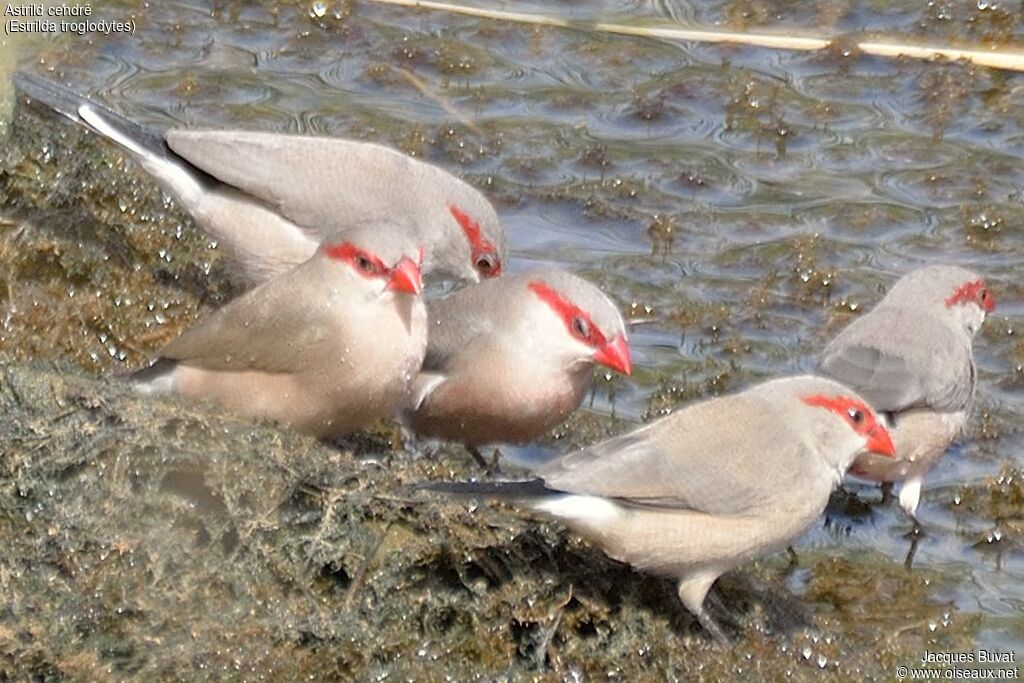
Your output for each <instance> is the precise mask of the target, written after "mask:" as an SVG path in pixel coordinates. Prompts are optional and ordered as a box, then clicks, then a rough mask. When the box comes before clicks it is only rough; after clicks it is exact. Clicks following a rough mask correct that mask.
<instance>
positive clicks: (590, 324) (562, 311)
mask: <svg viewBox="0 0 1024 683" xmlns="http://www.w3.org/2000/svg"><path fill="white" fill-rule="evenodd" d="M527 286H528V287H529V289H530V291H531V292H533V293H534V294H536V295H537V298H538V299H540V300H541V301H543V302H544V303H546V304H547V305H548V306H550V307H551V309H552V310H553V311H554V312H555V313H557V314H558V316H559V317H560V318H561V319H562V322H564V323H565V327H566V329H567V330H569V334H571V335H572V336H574V337H576V338H577V339H579V340H581V341H582V342H583V343H585V344H587V345H588V346H591V347H593V348H603V347H604V346H605V345H606V344H607V343H608V340H607V339H605V336H604V335H603V334H601V330H599V329H598V328H597V325H595V324H594V321H593V320H591V319H590V316H589V315H587V313H586V311H584V310H583V309H582V308H580V307H579V306H577V305H576V304H574V303H572V302H571V301H569V300H568V299H566V298H565V297H563V296H562V295H561V294H559V293H558V292H556V291H555V290H554V289H552V288H551V287H549V286H548V285H546V284H545V283H543V282H540V281H538V280H534V281H533V282H531V283H530V284H529V285H527ZM576 319H580V320H582V321H583V322H584V324H585V326H586V329H587V334H586V335H585V336H580V335H579V334H578V333H577V331H576V330H575V329H574V321H575V320H576Z"/></svg>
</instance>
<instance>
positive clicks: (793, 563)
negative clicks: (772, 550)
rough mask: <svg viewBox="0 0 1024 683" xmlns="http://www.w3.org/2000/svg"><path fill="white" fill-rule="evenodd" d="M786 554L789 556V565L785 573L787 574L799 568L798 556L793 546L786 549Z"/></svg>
mask: <svg viewBox="0 0 1024 683" xmlns="http://www.w3.org/2000/svg"><path fill="white" fill-rule="evenodd" d="M786 554H787V555H789V564H787V565H786V573H787V574H788V573H789V572H791V571H793V570H794V569H796V568H797V567H799V566H800V556H799V555H797V554H796V549H795V548H793V546H788V547H787V548H786Z"/></svg>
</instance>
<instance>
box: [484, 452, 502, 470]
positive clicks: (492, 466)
mask: <svg viewBox="0 0 1024 683" xmlns="http://www.w3.org/2000/svg"><path fill="white" fill-rule="evenodd" d="M499 460H501V451H500V450H499V449H497V448H495V449H494V453H492V454H491V464H490V467H488V468H487V472H488V473H489V474H501V466H500V465H499V464H498V461H499Z"/></svg>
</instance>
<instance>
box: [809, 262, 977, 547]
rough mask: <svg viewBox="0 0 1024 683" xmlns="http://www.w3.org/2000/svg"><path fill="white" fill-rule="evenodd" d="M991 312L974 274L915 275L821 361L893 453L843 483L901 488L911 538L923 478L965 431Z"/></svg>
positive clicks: (862, 461)
mask: <svg viewBox="0 0 1024 683" xmlns="http://www.w3.org/2000/svg"><path fill="white" fill-rule="evenodd" d="M995 306H996V300H995V296H994V295H993V294H992V292H991V291H990V290H989V288H988V286H987V285H986V283H985V280H984V279H983V278H982V277H980V276H979V275H977V274H976V273H972V272H971V271H969V270H966V269H964V268H960V267H956V266H946V265H938V266H928V267H925V268H920V269H918V270H915V271H913V272H911V273H908V274H907V275H905V276H903V277H902V278H901V279H900V280H899V281H898V282H897V283H896V284H895V285H893V287H892V289H891V290H890V291H889V293H888V294H887V295H886V296H885V298H883V299H882V300H881V301H880V302H879V303H878V305H877V306H875V308H874V309H873V310H872V311H871V312H869V313H867V314H865V315H863V316H862V317H860V318H858V319H857V320H854V321H853V322H852V323H850V325H849V326H848V327H846V328H845V329H844V330H843V331H842V332H840V333H839V335H838V336H837V337H836V338H835V339H834V340H832V342H831V343H830V344H829V345H828V346H827V347H826V348H825V351H824V352H823V353H822V355H821V361H820V366H819V371H820V372H821V374H823V375H826V376H828V377H832V378H833V379H835V380H837V381H839V382H842V383H843V384H846V385H847V386H849V387H851V388H853V389H854V390H856V391H857V392H858V393H860V394H861V395H862V396H864V398H865V399H867V401H868V402H869V403H870V404H871V406H872V407H874V408H875V410H877V411H879V412H880V413H881V414H882V416H883V421H884V422H885V424H886V426H887V428H888V429H889V432H890V434H892V438H893V442H894V443H895V444H896V457H895V458H877V457H875V456H872V455H870V454H867V455H863V456H861V457H860V458H858V459H857V460H856V462H854V464H853V467H852V468H851V470H850V471H851V473H852V474H854V475H856V476H857V477H861V478H864V479H868V480H870V481H876V482H881V483H892V482H902V487H901V489H900V494H899V500H900V506H901V507H902V508H903V510H904V511H905V512H906V513H907V515H909V516H910V517H911V518H912V519H913V520H914V523H915V531H920V527H919V526H918V524H917V507H918V504H919V502H920V498H921V486H922V482H923V480H924V476H925V474H926V473H927V472H928V470H929V469H931V467H932V466H933V465H934V464H935V462H936V461H937V460H938V459H939V457H940V456H941V455H942V454H943V453H944V452H945V451H946V450H947V449H948V448H949V446H950V444H952V443H953V441H954V440H955V439H956V438H957V437H959V436H960V435H961V434H962V433H963V431H964V429H965V427H966V425H967V419H968V416H969V415H970V410H971V405H972V403H973V401H974V394H975V388H976V385H977V371H976V370H975V365H974V356H973V339H974V336H975V335H976V334H977V332H978V330H979V329H981V325H982V323H983V322H984V321H985V316H986V315H987V314H988V313H991V312H992V311H993V310H995ZM909 559H910V558H908V560H909Z"/></svg>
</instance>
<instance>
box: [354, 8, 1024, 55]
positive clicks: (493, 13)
mask: <svg viewBox="0 0 1024 683" xmlns="http://www.w3.org/2000/svg"><path fill="white" fill-rule="evenodd" d="M371 2H376V3H380V4H385V5H400V6H402V7H415V8H419V9H425V10H435V11H440V12H452V13H455V14H463V15H466V16H472V17H480V18H484V19H495V20H499V21H511V22H515V23H519V24H533V25H540V26H552V27H556V28H576V29H579V30H591V31H598V32H600V33H613V34H617V35H628V36H641V37H645V38H662V39H666V40H680V41H692V42H697V43H719V44H723V43H724V44H731V45H749V46H752V47H767V48H773V49H783V50H821V49H824V48H826V47H828V46H829V45H830V44H831V43H832V39H831V38H824V37H821V36H793V35H772V34H764V33H738V32H730V31H704V30H700V29H685V28H675V27H667V26H666V27H660V26H627V25H625V24H611V23H597V24H587V23H583V22H574V21H568V20H565V19H558V18H556V17H546V16H543V15H539V14H523V13H520V12H507V11H503V10H491V9H482V8H479V7H468V6H465V5H456V4H452V3H448V2H434V1H433V0H371ZM856 47H857V48H858V49H859V50H860V51H861V52H863V53H864V54H869V55H875V56H878V57H899V56H901V55H902V56H906V57H912V58H915V59H935V58H945V59H952V60H957V59H965V60H967V61H970V62H973V63H974V64H978V65H979V66H988V67H992V68H994V69H1005V70H1008V71H1021V72H1024V52H1019V51H1007V50H986V49H980V48H971V49H960V48H954V47H947V46H936V45H914V44H910V43H889V42H878V41H864V42H860V43H857V44H856Z"/></svg>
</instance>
